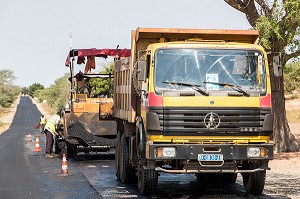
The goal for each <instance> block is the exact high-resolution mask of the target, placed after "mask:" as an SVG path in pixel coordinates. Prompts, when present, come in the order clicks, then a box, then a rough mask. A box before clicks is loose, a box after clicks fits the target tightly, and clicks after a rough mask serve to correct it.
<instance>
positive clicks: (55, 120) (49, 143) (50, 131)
mask: <svg viewBox="0 0 300 199" xmlns="http://www.w3.org/2000/svg"><path fill="white" fill-rule="evenodd" d="M59 123H60V116H59V113H56V114H54V115H53V116H52V117H51V118H50V119H49V120H48V121H47V123H46V125H45V129H44V132H45V134H46V156H45V158H53V157H54V154H53V153H52V150H53V142H54V139H53V136H56V135H57V134H58V131H57V130H58V125H59Z"/></svg>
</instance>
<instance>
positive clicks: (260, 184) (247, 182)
mask: <svg viewBox="0 0 300 199" xmlns="http://www.w3.org/2000/svg"><path fill="white" fill-rule="evenodd" d="M249 166H250V169H255V168H257V164H256V163H250V165H249ZM265 181H266V171H265V170H264V171H257V172H254V173H244V174H243V184H244V188H245V190H246V192H247V193H249V194H253V195H255V196H257V195H260V194H261V193H262V192H263V190H264V186H265Z"/></svg>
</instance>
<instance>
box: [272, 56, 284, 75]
mask: <svg viewBox="0 0 300 199" xmlns="http://www.w3.org/2000/svg"><path fill="white" fill-rule="evenodd" d="M273 71H274V75H275V76H277V77H280V76H282V66H281V63H280V57H279V56H273Z"/></svg>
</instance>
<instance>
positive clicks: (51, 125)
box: [45, 114, 60, 135]
mask: <svg viewBox="0 0 300 199" xmlns="http://www.w3.org/2000/svg"><path fill="white" fill-rule="evenodd" d="M59 121H60V116H59V115H57V114H55V115H53V116H52V117H51V118H50V119H49V120H48V121H47V123H46V125H45V129H47V130H48V131H50V132H51V133H52V134H53V135H56V134H57V133H56V125H57V124H58V123H59Z"/></svg>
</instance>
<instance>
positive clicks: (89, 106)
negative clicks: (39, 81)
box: [62, 48, 130, 159]
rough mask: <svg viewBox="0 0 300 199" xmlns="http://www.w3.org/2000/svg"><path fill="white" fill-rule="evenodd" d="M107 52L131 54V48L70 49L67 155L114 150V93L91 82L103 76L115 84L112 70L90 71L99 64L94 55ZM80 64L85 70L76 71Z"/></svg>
mask: <svg viewBox="0 0 300 199" xmlns="http://www.w3.org/2000/svg"><path fill="white" fill-rule="evenodd" d="M108 56H119V57H128V56H130V50H126V49H95V48H92V49H76V50H75V49H74V50H71V51H70V52H69V53H68V57H67V60H66V63H65V65H66V66H67V67H69V70H70V77H69V80H70V83H71V84H70V85H71V87H70V88H69V90H70V101H69V103H68V104H67V105H66V107H65V109H64V111H63V113H62V116H63V119H64V120H63V121H64V138H65V140H66V141H67V153H68V157H73V158H75V159H81V158H85V157H86V156H91V155H113V154H114V153H115V142H116V135H117V126H116V121H115V119H114V118H113V98H112V93H109V92H106V93H104V92H102V93H98V92H97V90H99V89H97V88H96V87H95V86H93V85H91V84H90V82H91V81H93V79H97V78H101V79H107V80H108V81H107V83H108V86H110V87H111V88H112V87H113V74H99V73H94V72H93V73H91V69H95V67H96V61H95V59H96V58H97V57H100V58H101V57H102V58H107V57H108ZM80 64H85V67H84V70H83V69H81V68H79V69H80V70H79V72H78V71H77V72H75V71H76V70H75V66H76V67H80ZM76 69H78V68H76ZM82 71H84V72H82ZM75 73H76V74H75ZM109 90H110V89H109Z"/></svg>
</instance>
